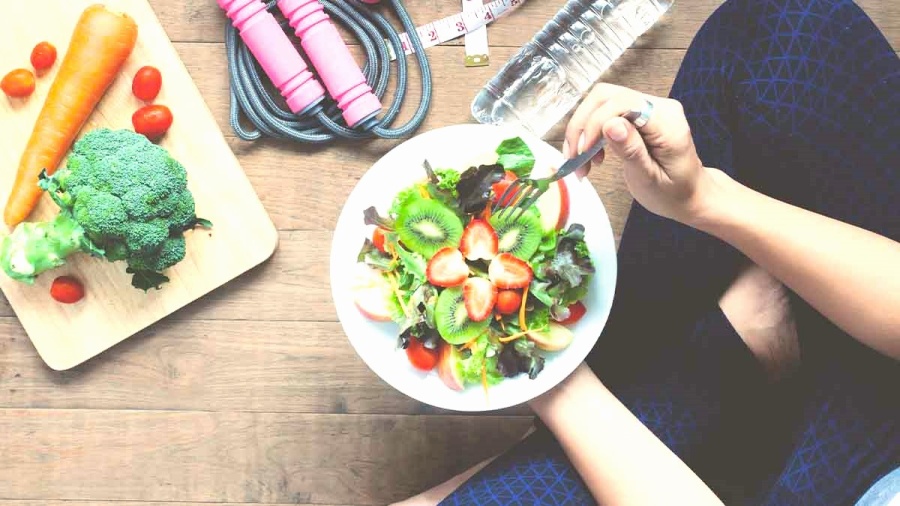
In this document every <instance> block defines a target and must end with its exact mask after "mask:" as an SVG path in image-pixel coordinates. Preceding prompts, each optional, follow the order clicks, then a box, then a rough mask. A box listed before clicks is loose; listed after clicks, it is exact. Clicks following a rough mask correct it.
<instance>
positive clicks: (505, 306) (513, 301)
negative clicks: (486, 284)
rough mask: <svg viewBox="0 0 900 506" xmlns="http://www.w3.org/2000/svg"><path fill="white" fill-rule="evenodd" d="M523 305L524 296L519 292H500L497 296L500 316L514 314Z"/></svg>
mask: <svg viewBox="0 0 900 506" xmlns="http://www.w3.org/2000/svg"><path fill="white" fill-rule="evenodd" d="M521 305H522V294H521V293H519V292H518V290H500V293H498V294H497V305H496V306H494V307H496V308H497V312H498V313H500V314H513V313H515V312H516V311H518V310H519V307H521Z"/></svg>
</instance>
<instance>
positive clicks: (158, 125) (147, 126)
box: [131, 105, 172, 141]
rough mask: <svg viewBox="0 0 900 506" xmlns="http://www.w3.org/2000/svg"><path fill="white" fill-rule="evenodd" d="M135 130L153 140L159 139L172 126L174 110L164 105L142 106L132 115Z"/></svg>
mask: <svg viewBox="0 0 900 506" xmlns="http://www.w3.org/2000/svg"><path fill="white" fill-rule="evenodd" d="M131 124H133V125H134V131H135V132H137V133H139V134H141V135H144V136H146V137H147V138H148V139H150V140H151V141H155V140H156V139H159V138H160V137H162V136H163V135H165V133H166V132H167V131H168V130H169V127H170V126H172V111H170V110H169V108H168V107H166V106H164V105H148V106H146V107H141V108H140V109H138V110H137V112H135V113H134V115H133V116H131Z"/></svg>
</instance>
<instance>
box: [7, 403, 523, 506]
mask: <svg viewBox="0 0 900 506" xmlns="http://www.w3.org/2000/svg"><path fill="white" fill-rule="evenodd" d="M530 424H531V420H530V419H528V418H509V417H478V418H475V417H465V418H463V417H441V416H430V417H420V416H396V415H394V416H354V415H342V416H333V415H297V414H288V413H252V414H251V413H211V412H179V411H168V412H150V411H93V410H91V411H87V410H0V434H3V439H4V444H3V446H2V447H0V448H2V450H0V452H2V453H0V454H2V458H3V464H4V465H3V466H0V483H2V484H3V487H2V491H0V497H2V498H3V499H15V500H19V499H23V500H43V499H56V500H60V499H66V500H68V499H71V500H80V501H88V500H90V501H124V500H132V501H203V502H250V503H260V502H264V503H269V502H273V503H279V502H280V503H312V504H386V503H388V502H390V501H395V500H399V499H401V498H404V497H408V496H410V495H412V494H414V493H417V492H420V491H421V490H424V489H425V488H428V487H430V486H433V485H435V484H437V483H439V482H440V481H443V480H444V479H447V478H449V477H450V476H452V475H454V474H456V473H458V472H461V471H462V470H463V469H465V468H467V467H468V466H471V465H473V464H475V463H476V462H479V461H481V460H483V459H485V458H487V457H489V456H491V455H495V454H496V453H498V452H501V451H503V450H505V449H506V448H508V447H509V446H511V445H512V444H513V443H514V442H515V441H517V440H518V439H519V438H520V437H521V436H522V435H523V434H524V433H525V432H526V431H527V429H528V427H529V426H530Z"/></svg>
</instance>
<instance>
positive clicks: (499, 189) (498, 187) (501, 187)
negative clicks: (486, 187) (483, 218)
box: [491, 171, 519, 203]
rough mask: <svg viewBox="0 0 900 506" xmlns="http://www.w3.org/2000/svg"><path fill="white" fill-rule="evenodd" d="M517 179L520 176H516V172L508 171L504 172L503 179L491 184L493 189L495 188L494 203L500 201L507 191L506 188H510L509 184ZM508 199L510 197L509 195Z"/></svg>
mask: <svg viewBox="0 0 900 506" xmlns="http://www.w3.org/2000/svg"><path fill="white" fill-rule="evenodd" d="M516 179H519V178H518V177H517V176H516V173H515V172H512V171H506V172H505V173H504V174H503V179H501V180H500V181H497V182H496V183H494V184H493V185H491V189H493V190H494V199H493V200H494V203H497V202H499V201H500V197H501V196H502V195H503V193H504V192H505V191H506V189H507V188H509V185H511V184H512V183H513V181H515V180H516ZM507 199H508V197H507Z"/></svg>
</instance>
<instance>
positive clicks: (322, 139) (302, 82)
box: [218, 0, 432, 144]
mask: <svg viewBox="0 0 900 506" xmlns="http://www.w3.org/2000/svg"><path fill="white" fill-rule="evenodd" d="M218 1H219V6H220V7H222V8H223V9H224V10H225V12H226V14H227V15H228V17H229V18H230V19H231V20H232V24H231V25H230V26H228V27H227V29H226V34H225V48H226V53H227V56H228V73H229V77H230V79H231V110H230V116H231V117H230V121H231V127H232V129H234V131H235V133H236V134H237V135H238V137H240V138H241V139H244V140H256V139H259V138H261V137H262V136H263V135H266V136H269V137H275V138H281V139H290V140H295V141H299V142H305V143H316V144H321V143H327V142H331V141H333V140H335V139H337V138H346V139H363V138H371V137H382V138H386V139H399V138H401V137H405V136H407V135H408V134H410V133H411V132H413V131H415V130H416V129H418V128H419V126H421V124H422V122H423V121H424V120H425V116H426V115H427V114H428V109H429V107H430V105H431V98H432V84H431V67H430V66H429V64H428V59H427V58H426V57H425V51H424V48H423V47H422V43H421V41H419V40H418V38H417V37H411V38H410V42H411V44H412V46H413V49H414V52H415V59H416V62H417V63H418V65H419V69H420V71H421V86H422V99H421V101H420V103H419V106H418V108H417V109H416V112H415V114H413V117H412V118H411V119H410V120H409V121H408V122H407V123H406V124H404V125H402V126H399V127H396V128H395V127H393V126H392V124H393V122H394V121H395V120H396V118H397V115H398V114H399V113H400V107H401V106H402V105H403V102H404V100H405V99H406V94H407V88H408V81H409V68H408V64H407V61H406V59H405V58H397V89H396V91H395V92H394V97H393V102H392V103H391V105H390V107H388V109H387V111H386V112H385V113H384V115H383V116H381V117H380V118H379V117H378V115H379V113H380V112H381V111H382V104H381V99H382V97H383V96H384V93H385V91H386V90H387V86H388V79H389V77H390V71H391V58H390V53H389V52H388V46H387V44H386V43H385V42H384V40H385V39H387V40H388V41H389V42H390V44H391V46H393V50H394V52H395V54H404V52H405V51H404V47H403V42H402V41H401V40H400V36H399V33H398V32H397V30H395V29H394V27H393V26H392V25H391V24H390V23H389V22H388V21H387V20H386V19H385V18H384V16H382V15H381V14H380V13H379V12H377V11H376V10H375V9H372V8H371V7H369V6H366V5H365V4H362V3H360V2H358V1H356V0H336V1H330V0H278V1H275V0H272V1H269V2H268V3H263V2H262V1H260V0H218ZM376 1H377V0H376ZM390 4H391V5H392V6H393V8H394V10H395V11H396V13H397V17H398V18H399V19H400V22H401V24H402V25H403V28H404V29H405V30H406V31H407V32H409V33H411V32H412V31H414V30H415V26H414V25H413V21H412V19H411V18H410V16H409V13H408V12H407V10H406V8H405V7H404V6H403V3H402V2H401V1H400V0H390ZM276 7H277V8H278V9H279V10H280V11H281V13H282V14H283V15H284V17H285V18H286V21H282V22H281V23H279V21H278V20H277V19H276V18H275V16H274V15H273V14H272V11H274V10H275V9H276ZM331 19H334V20H336V21H337V22H339V23H341V24H342V25H343V26H345V27H346V28H347V29H349V30H350V32H352V33H353V35H354V36H355V37H356V38H357V40H358V41H359V42H360V45H361V46H362V48H363V50H364V52H365V56H366V64H365V65H364V66H363V68H362V69H360V68H359V66H358V65H357V64H356V61H355V60H354V59H353V56H352V55H351V53H350V50H349V49H348V48H347V46H346V45H345V43H344V41H343V39H342V38H341V36H340V34H339V33H338V31H337V28H336V27H335V25H334V24H333V23H332V22H331ZM289 32H293V33H294V34H295V35H296V36H297V37H298V38H299V39H300V44H301V46H302V48H303V52H304V54H306V56H307V58H308V59H309V60H310V62H311V63H312V65H313V66H314V67H315V69H316V71H317V75H318V78H319V79H321V81H322V82H321V83H320V82H319V80H318V79H316V77H315V76H313V74H312V73H311V72H310V70H309V68H308V67H307V64H306V62H305V61H304V59H303V57H302V56H301V55H300V53H299V52H298V51H297V50H296V49H295V47H294V45H293V43H292V42H291V40H290V38H289V37H288V33H289ZM257 64H258V65H257ZM260 69H261V70H262V71H263V72H265V74H266V75H267V76H268V77H269V80H270V81H271V82H272V84H274V85H275V87H276V88H278V90H279V91H280V93H281V95H282V97H284V99H285V102H286V103H287V106H288V109H289V110H285V109H284V107H283V106H282V105H280V104H279V103H278V102H277V101H276V99H275V98H274V97H273V96H272V95H271V94H270V92H269V90H268V89H267V88H266V86H265V85H264V83H263V79H262V76H260V72H259V70H260ZM369 82H371V83H374V85H373V87H374V89H373V87H370V86H369V84H368V83H369ZM323 84H324V87H323ZM326 90H327V92H328V95H330V97H331V98H332V100H326ZM241 114H243V115H244V116H245V117H246V118H247V120H248V121H249V122H250V123H251V124H252V125H253V126H254V127H255V128H256V129H255V130H248V129H246V128H245V127H244V126H243V125H242V124H241V122H240V116H241Z"/></svg>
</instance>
